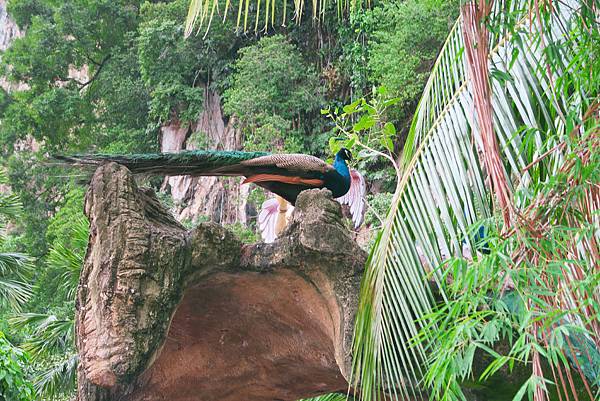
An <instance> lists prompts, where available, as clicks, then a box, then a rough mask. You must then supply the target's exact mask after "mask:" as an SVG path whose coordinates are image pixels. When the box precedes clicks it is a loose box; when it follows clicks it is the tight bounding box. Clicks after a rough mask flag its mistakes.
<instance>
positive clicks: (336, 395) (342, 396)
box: [298, 393, 347, 401]
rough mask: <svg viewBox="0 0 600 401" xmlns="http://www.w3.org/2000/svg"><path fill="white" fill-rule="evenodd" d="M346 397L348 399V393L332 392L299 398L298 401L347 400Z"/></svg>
mask: <svg viewBox="0 0 600 401" xmlns="http://www.w3.org/2000/svg"><path fill="white" fill-rule="evenodd" d="M346 399H347V397H346V394H341V393H331V394H325V395H320V396H318V397H313V398H305V399H302V400H298V401H346Z"/></svg>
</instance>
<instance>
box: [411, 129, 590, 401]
mask: <svg viewBox="0 0 600 401" xmlns="http://www.w3.org/2000/svg"><path fill="white" fill-rule="evenodd" d="M596 129H597V128H596ZM589 135H595V134H593V133H591V132H590V133H589ZM580 139H581V141H580V142H579V144H584V145H583V146H580V145H575V147H576V149H574V150H573V151H572V152H570V153H569V154H568V155H567V156H566V158H567V160H569V159H570V160H577V159H579V158H580V157H581V156H580V155H583V154H585V152H586V148H588V146H593V145H591V143H592V142H594V141H593V140H591V141H589V137H588V138H586V137H585V136H584V137H582V138H580ZM586 143H587V144H586ZM588 144H589V145H588ZM587 150H588V151H589V148H588V149H587ZM592 152H593V153H597V152H594V151H592ZM579 160H580V159H579ZM584 160H585V161H582V160H580V161H582V163H581V164H579V165H578V164H573V168H572V169H568V170H563V171H562V172H561V173H560V174H557V175H555V176H554V177H553V178H552V179H551V180H547V181H540V182H538V183H537V184H536V185H535V186H533V187H532V188H530V191H531V193H530V194H529V195H530V196H527V198H528V199H529V200H528V201H526V204H524V205H523V208H524V210H525V212H524V216H523V218H524V219H527V221H526V224H523V225H521V226H518V227H516V229H515V230H512V231H511V232H510V234H508V235H506V234H504V235H501V233H499V232H497V231H496V228H497V227H501V222H500V221H495V220H490V221H483V222H477V223H476V225H475V226H474V227H473V228H472V229H471V232H476V231H477V230H478V227H480V226H481V225H482V224H483V225H484V226H485V227H486V230H485V232H486V234H485V238H482V239H480V243H484V245H483V246H484V249H485V250H486V252H484V253H477V254H476V255H474V257H473V258H462V257H459V258H451V259H449V260H448V261H446V262H445V263H444V264H442V265H441V266H440V268H439V270H440V273H441V275H442V277H443V278H448V279H444V280H442V281H441V283H442V286H443V291H444V292H445V293H446V294H447V296H448V299H449V301H448V302H445V303H441V304H439V305H437V307H436V309H435V310H434V311H433V313H432V314H431V315H430V316H428V318H427V319H428V322H429V325H428V326H427V327H426V328H425V329H424V330H423V332H422V333H421V334H422V336H423V338H424V339H435V342H434V343H432V344H430V345H431V346H432V347H435V352H434V353H432V354H430V363H429V369H428V371H427V374H426V376H425V379H426V384H427V386H428V387H429V388H431V389H432V392H433V396H434V397H436V399H441V400H453V401H454V400H464V399H465V395H464V392H463V388H462V386H461V385H462V383H463V382H464V381H466V380H475V381H485V380H488V379H489V378H490V377H491V376H493V375H494V374H495V373H496V372H498V371H499V370H500V369H507V368H508V369H509V370H511V371H512V370H513V369H514V368H515V367H516V366H518V365H522V366H524V365H531V364H533V366H534V369H533V372H532V373H531V376H530V378H529V379H528V380H527V381H526V382H525V383H524V384H523V386H522V387H521V388H520V389H519V391H517V389H515V390H514V391H515V394H513V395H514V396H515V399H520V398H522V397H523V396H524V395H525V393H527V394H528V395H529V398H530V399H531V398H532V394H533V392H534V391H535V390H536V389H537V388H542V389H543V391H544V392H549V391H552V392H555V391H558V392H561V391H564V396H566V397H570V395H569V393H570V394H571V396H573V397H580V398H581V397H584V398H585V397H588V396H589V397H590V399H592V398H593V397H594V396H593V394H589V393H587V390H586V387H585V386H583V385H581V384H579V385H578V387H574V386H573V380H575V379H577V377H574V378H573V377H571V376H577V375H580V376H581V377H580V378H579V379H580V380H581V379H583V380H587V381H588V382H589V383H590V384H594V385H598V384H600V352H599V351H598V349H597V347H596V345H595V343H594V339H597V332H595V331H594V329H593V324H591V326H590V323H591V322H594V321H597V319H598V318H599V317H600V305H599V304H598V302H597V294H596V295H594V292H595V291H597V288H598V285H599V283H600V271H598V269H597V266H595V265H596V261H595V260H594V259H593V257H589V255H588V256H587V257H586V256H585V253H583V254H580V255H579V257H577V258H573V257H572V256H570V255H568V254H565V251H566V250H567V249H573V248H572V247H573V244H574V243H575V244H576V245H575V246H583V243H584V242H581V239H582V238H591V237H593V236H594V235H595V234H594V231H595V230H596V229H597V228H595V227H594V224H593V217H591V216H590V215H589V211H588V210H587V207H588V205H587V204H586V201H585V200H584V198H585V197H586V196H587V194H588V193H590V190H593V188H594V186H597V185H598V184H599V183H600V178H599V177H600V175H598V174H597V172H598V171H600V157H598V156H597V155H591V157H590V158H587V157H585V158H584ZM566 165H569V163H568V161H567V163H566ZM573 184H575V185H573ZM557 194H560V195H557ZM540 199H545V201H540ZM530 213H534V215H535V218H534V219H532V220H530V218H531V217H533V216H531V215H530ZM546 219H549V220H550V221H552V222H553V224H551V225H547V223H546V221H547V220H546ZM541 227H543V228H541ZM577 238H579V239H580V240H574V239H577ZM479 248H480V249H481V248H482V247H481V244H480V245H479ZM515 255H523V256H522V257H520V258H516V257H515ZM450 278H451V279H450ZM557 289H560V290H558V291H557ZM563 297H564V298H563ZM591 327H592V328H591ZM502 342H505V343H508V348H507V347H506V346H497V345H499V344H502ZM476 351H478V352H483V353H485V354H488V356H489V357H488V358H487V360H488V363H487V365H486V366H484V367H481V368H480V369H479V370H478V371H477V372H474V359H473V358H474V355H475V352H476ZM542 362H543V365H544V366H545V365H547V366H549V367H550V368H551V369H550V371H547V373H546V374H548V375H550V374H551V375H552V376H553V377H552V380H548V379H547V378H545V377H544V373H543V372H542V371H541V370H540V371H536V369H535V367H536V365H537V366H542ZM569 364H570V366H569ZM544 370H546V369H544ZM558 371H561V375H563V374H564V375H565V377H568V378H569V379H568V381H569V383H571V385H570V386H569V388H567V387H564V388H562V389H561V388H558V389H556V388H554V384H558V381H559V378H558V377H557V376H556V375H557V374H556V373H555V372H558ZM550 372H552V373H550ZM576 381H578V380H576Z"/></svg>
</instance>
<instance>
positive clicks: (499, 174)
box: [461, 0, 513, 230]
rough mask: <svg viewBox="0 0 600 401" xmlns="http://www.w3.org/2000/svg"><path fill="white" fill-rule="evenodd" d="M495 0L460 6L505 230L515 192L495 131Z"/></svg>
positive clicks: (477, 107)
mask: <svg viewBox="0 0 600 401" xmlns="http://www.w3.org/2000/svg"><path fill="white" fill-rule="evenodd" d="M492 2H493V0H478V1H469V2H467V3H465V4H464V5H463V6H462V7H461V17H462V31H463V38H464V41H465V54H466V57H467V69H468V71H469V77H470V80H471V82H470V84H471V88H472V95H473V103H474V108H475V110H474V112H475V114H476V116H477V122H478V127H479V135H480V136H481V139H482V143H483V149H481V156H482V159H483V164H484V166H485V170H486V172H487V175H488V177H489V180H490V182H491V184H492V189H493V191H494V194H495V195H496V199H497V201H498V206H499V208H500V210H501V212H502V216H503V219H504V227H505V230H507V229H509V228H510V226H511V219H512V214H513V213H512V210H513V205H512V195H511V192H510V189H509V186H508V179H507V177H506V173H505V171H504V166H503V164H502V158H501V155H500V147H499V145H498V138H497V137H496V134H495V133H494V125H493V112H492V93H491V88H490V78H489V68H488V62H489V61H488V59H489V45H488V43H489V32H488V29H487V27H486V26H485V22H486V19H487V18H488V17H489V15H490V11H491V8H492ZM474 134H475V132H474Z"/></svg>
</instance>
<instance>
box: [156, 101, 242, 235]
mask: <svg viewBox="0 0 600 401" xmlns="http://www.w3.org/2000/svg"><path fill="white" fill-rule="evenodd" d="M160 144H161V151H162V152H179V151H181V150H196V149H217V150H236V149H237V150H240V149H242V144H243V138H242V135H241V132H240V131H239V130H237V129H236V128H235V127H234V123H233V120H228V121H227V122H226V121H225V118H224V117H223V113H222V111H221V98H220V96H219V95H218V94H217V93H216V92H214V91H212V90H209V89H206V90H205V95H204V105H203V110H202V113H200V116H199V117H198V119H197V120H196V122H195V123H193V124H182V123H181V122H179V121H178V120H173V121H171V122H170V123H169V124H167V125H165V126H163V127H162V128H161V133H160ZM241 181H242V179H241V178H238V177H231V178H217V177H187V176H176V177H167V179H166V180H165V185H164V186H165V187H167V186H168V188H169V189H170V191H171V196H172V197H173V200H174V201H175V203H176V204H175V207H174V210H173V212H174V214H175V216H176V218H177V220H179V221H185V220H190V221H195V220H197V219H198V217H200V216H205V217H208V218H209V219H210V220H211V221H214V222H216V223H219V224H230V223H235V222H241V223H246V221H247V219H248V214H247V198H248V195H249V191H250V187H249V186H248V185H240V182H241Z"/></svg>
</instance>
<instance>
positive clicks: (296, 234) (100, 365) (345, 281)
mask: <svg viewBox="0 0 600 401" xmlns="http://www.w3.org/2000/svg"><path fill="white" fill-rule="evenodd" d="M294 213H295V214H294V215H293V217H292V221H291V223H290V225H289V226H288V228H287V229H286V231H285V232H284V233H283V235H282V236H281V238H280V239H279V240H278V241H276V242H275V243H273V244H268V245H267V244H254V245H246V246H244V245H242V244H241V243H240V242H239V241H238V240H237V239H236V238H235V237H234V236H233V235H232V234H231V233H230V232H228V231H227V230H225V229H223V228H222V227H221V226H219V225H216V224H214V223H203V224H201V225H199V226H198V227H196V228H195V229H193V230H191V231H186V230H185V229H184V228H183V227H182V226H181V225H179V223H177V221H176V220H175V219H174V218H173V217H172V216H171V215H170V214H169V213H168V212H167V211H165V210H164V209H163V208H162V206H161V205H160V204H159V202H158V201H157V199H156V197H155V196H154V194H153V193H152V192H150V191H148V190H144V189H140V188H138V187H137V185H136V183H135V181H134V179H133V177H132V175H131V173H130V172H129V171H128V170H127V169H126V168H124V167H122V166H119V165H117V164H114V163H111V164H107V165H104V166H102V167H100V168H99V169H98V170H97V171H96V173H95V175H94V177H93V179H92V182H91V186H90V189H89V191H88V194H87V197H86V214H87V215H88V217H89V219H90V223H91V234H90V236H91V237H90V245H89V249H88V253H87V256H86V261H85V264H84V268H83V271H82V275H81V282H80V286H79V290H78V306H77V307H78V310H77V321H76V326H77V347H78V350H79V354H80V365H79V373H78V375H79V378H78V379H79V380H78V399H79V400H80V401H100V400H113V401H116V400H131V401H138V400H139V401H141V400H145V401H153V400H157V401H158V400H170V401H192V400H206V401H216V400H220V401H258V400H297V399H299V398H305V397H310V396H314V395H318V394H323V393H327V392H332V391H338V390H346V389H347V386H348V384H347V379H348V374H349V369H350V362H351V359H350V347H351V334H352V330H353V321H354V315H355V312H356V307H357V297H358V287H359V283H360V278H361V275H362V269H363V266H364V262H365V258H366V255H365V253H364V252H363V251H362V250H361V249H360V248H359V247H358V246H357V245H356V244H355V243H354V241H352V239H351V238H350V235H349V233H348V232H347V230H346V229H345V228H344V227H343V225H342V224H341V211H340V206H339V204H338V203H337V202H334V201H333V200H332V199H331V195H330V193H329V192H328V191H325V190H323V191H319V190H313V191H305V192H304V193H302V194H301V196H300V197H299V198H298V202H297V207H296V211H295V212H294Z"/></svg>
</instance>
